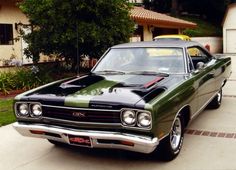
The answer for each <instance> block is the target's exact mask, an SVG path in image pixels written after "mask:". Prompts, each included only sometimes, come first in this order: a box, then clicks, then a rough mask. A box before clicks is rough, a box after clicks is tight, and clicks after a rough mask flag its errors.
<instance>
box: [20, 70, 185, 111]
mask: <svg viewBox="0 0 236 170" xmlns="http://www.w3.org/2000/svg"><path fill="white" fill-rule="evenodd" d="M181 79H182V80H183V76H173V75H172V76H158V75H135V74H134V75H85V76H82V77H76V78H73V79H70V80H66V81H63V82H59V83H55V84H53V85H49V86H46V87H44V88H41V89H38V90H35V91H33V92H31V93H28V94H26V95H25V96H23V97H22V98H21V99H22V100H33V101H38V102H41V103H42V104H46V105H60V106H71V107H93V108H112V109H114V108H121V107H140V108H142V107H144V105H145V104H146V103H148V102H149V101H150V100H152V99H153V98H154V97H156V96H158V95H159V94H161V93H163V92H165V91H166V90H167V89H168V88H169V87H170V86H172V85H175V84H176V83H178V82H180V81H181ZM137 104H138V105H139V106H137Z"/></svg>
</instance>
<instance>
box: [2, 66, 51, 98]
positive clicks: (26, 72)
mask: <svg viewBox="0 0 236 170" xmlns="http://www.w3.org/2000/svg"><path fill="white" fill-rule="evenodd" d="M50 81H53V79H52V78H51V76H50V75H49V72H46V71H44V70H42V69H39V68H37V67H35V66H33V67H31V68H19V69H17V70H16V71H14V72H3V73H0V92H2V93H4V94H9V91H10V90H19V89H23V90H29V89H32V88H35V87H37V86H40V85H43V84H46V83H48V82H50Z"/></svg>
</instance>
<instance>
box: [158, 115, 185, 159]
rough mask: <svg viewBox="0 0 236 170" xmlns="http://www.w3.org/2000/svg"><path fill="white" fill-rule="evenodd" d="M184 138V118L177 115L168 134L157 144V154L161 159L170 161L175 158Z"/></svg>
mask: <svg viewBox="0 0 236 170" xmlns="http://www.w3.org/2000/svg"><path fill="white" fill-rule="evenodd" d="M183 140H184V119H183V117H182V116H181V115H178V116H177V118H176V119H175V122H174V124H173V127H172V129H171V132H170V134H169V135H168V136H167V137H166V138H164V139H163V140H162V141H161V142H160V145H159V154H160V159H161V160H162V161H171V160H173V159H174V158H176V157H177V156H178V154H179V152H180V150H181V148H182V145H183Z"/></svg>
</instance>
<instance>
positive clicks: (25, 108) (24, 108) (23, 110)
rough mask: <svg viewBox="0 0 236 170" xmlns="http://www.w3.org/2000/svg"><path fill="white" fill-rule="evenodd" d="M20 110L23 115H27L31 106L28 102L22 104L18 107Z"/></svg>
mask: <svg viewBox="0 0 236 170" xmlns="http://www.w3.org/2000/svg"><path fill="white" fill-rule="evenodd" d="M18 112H19V114H20V115H21V116H27V115H28V114H29V107H28V105H27V104H25V103H23V104H20V105H19V107H18Z"/></svg>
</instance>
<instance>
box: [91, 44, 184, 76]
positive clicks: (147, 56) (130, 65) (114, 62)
mask: <svg viewBox="0 0 236 170" xmlns="http://www.w3.org/2000/svg"><path fill="white" fill-rule="evenodd" d="M115 71H116V72H117V73H129V72H132V73H135V72H160V73H168V74H171V73H172V74H175V73H184V59H183V49H182V48H143V47H142V48H119V49H110V51H109V52H108V53H107V54H105V56H104V57H103V59H102V60H101V61H100V62H99V63H98V65H97V66H96V68H95V69H94V70H93V72H95V73H96V72H106V73H107V72H113V73H114V72H115Z"/></svg>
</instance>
